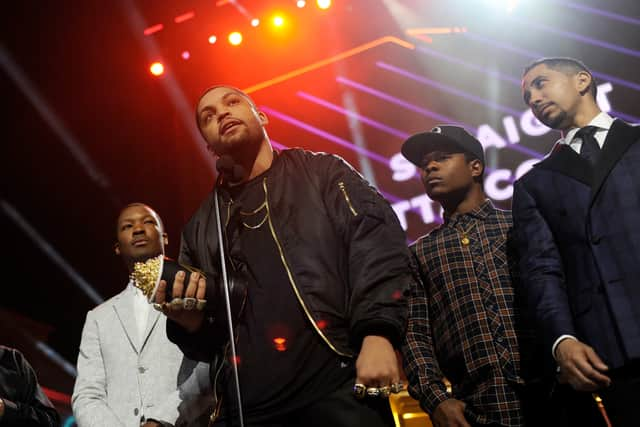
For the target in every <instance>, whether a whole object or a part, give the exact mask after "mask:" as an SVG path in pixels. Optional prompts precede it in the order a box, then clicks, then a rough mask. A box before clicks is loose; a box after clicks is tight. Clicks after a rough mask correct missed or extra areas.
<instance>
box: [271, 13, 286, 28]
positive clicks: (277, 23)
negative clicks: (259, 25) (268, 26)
mask: <svg viewBox="0 0 640 427" xmlns="http://www.w3.org/2000/svg"><path fill="white" fill-rule="evenodd" d="M273 25H275V26H276V27H282V26H283V25H284V18H283V17H282V16H280V15H276V16H274V17H273Z"/></svg>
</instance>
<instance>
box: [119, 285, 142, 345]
mask: <svg viewBox="0 0 640 427" xmlns="http://www.w3.org/2000/svg"><path fill="white" fill-rule="evenodd" d="M129 291H130V289H125V290H124V291H123V292H122V293H121V294H120V295H118V296H117V297H116V300H115V302H114V304H113V309H114V310H115V312H116V315H117V316H118V319H120V324H121V325H122V329H124V333H125V334H126V336H127V339H128V340H129V342H130V343H131V347H132V348H133V350H134V351H135V352H136V353H140V348H139V343H138V326H137V324H136V318H135V315H134V313H133V295H132V294H131V292H129Z"/></svg>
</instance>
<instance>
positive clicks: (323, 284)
mask: <svg viewBox="0 0 640 427" xmlns="http://www.w3.org/2000/svg"><path fill="white" fill-rule="evenodd" d="M253 179H259V180H262V181H263V188H264V190H265V193H266V202H267V204H268V209H269V227H270V230H271V234H272V236H273V238H274V240H275V242H276V246H277V248H278V250H279V252H280V260H277V261H279V262H282V263H283V266H284V268H285V270H286V271H287V273H288V276H289V278H290V280H289V281H290V284H291V286H292V287H293V288H294V292H295V294H296V296H297V298H298V302H299V303H300V305H301V306H302V308H303V310H304V312H305V313H306V315H307V318H308V319H309V321H310V322H311V323H312V324H313V325H314V328H315V330H316V332H317V333H318V334H319V335H320V336H321V338H322V339H323V341H324V342H325V343H326V344H327V345H328V346H329V347H330V348H331V349H332V350H333V351H334V352H336V353H337V354H339V355H342V356H347V357H353V356H355V355H356V354H357V352H358V351H359V348H360V345H361V343H362V339H363V338H364V337H365V336H367V335H381V336H385V337H387V338H388V339H389V340H390V341H391V342H392V343H393V345H394V346H395V347H398V346H399V344H400V341H401V339H402V338H403V336H404V333H405V327H406V322H407V300H406V296H407V292H408V289H409V285H410V283H411V281H413V280H415V276H414V275H413V273H412V270H411V266H410V254H409V251H408V248H407V245H406V237H405V234H404V232H403V230H402V228H401V227H400V224H399V222H398V219H397V217H396V216H395V214H394V212H393V210H392V209H391V207H390V205H389V204H388V202H387V201H386V200H385V199H384V198H383V197H382V196H381V195H380V194H379V193H378V192H377V191H376V190H375V189H374V188H373V187H371V186H370V185H369V184H368V182H367V181H366V180H365V179H364V178H363V177H362V176H361V175H360V174H359V173H358V172H356V171H355V170H354V169H353V168H352V167H351V166H350V165H348V164H347V163H346V162H345V161H344V160H342V159H341V158H339V157H337V156H334V155H330V154H326V153H313V152H310V151H305V150H301V149H291V150H284V151H282V152H281V153H279V154H277V156H276V157H275V159H274V161H273V164H272V166H271V168H270V169H269V171H268V172H267V173H265V174H262V175H260V176H258V177H255V178H253ZM219 193H220V196H219V200H220V206H221V215H222V223H223V224H226V222H227V221H228V218H227V216H228V213H229V212H231V211H232V209H231V207H232V204H233V201H232V200H231V198H230V197H229V195H228V193H226V192H225V191H224V188H221V189H220V192H219ZM230 204H231V205H230ZM215 218H216V216H215V210H214V193H213V192H212V193H211V194H210V195H209V196H208V197H207V199H206V200H205V201H204V202H203V203H202V205H201V206H200V207H199V208H198V210H197V211H196V213H195V214H194V215H193V217H192V218H191V219H190V221H189V222H188V223H187V225H186V226H185V228H184V230H183V233H182V242H181V248H180V259H179V261H180V262H181V263H183V264H188V265H191V266H194V267H196V268H198V269H201V270H203V271H205V272H207V274H208V275H207V287H208V297H207V299H208V300H211V299H212V297H210V296H209V288H210V287H211V286H212V283H211V282H212V281H210V280H209V275H210V274H211V273H212V272H213V274H214V275H215V274H217V272H218V271H219V269H220V268H219V265H220V263H219V253H218V242H217V237H216V236H217V234H216V219H215ZM209 320H210V321H209V322H205V323H204V324H203V327H202V328H201V330H199V331H198V332H196V333H193V334H188V333H186V331H184V329H182V328H181V327H180V326H178V325H177V324H175V323H174V322H171V321H168V322H167V333H168V336H169V339H170V340H171V341H173V342H174V343H176V344H177V345H178V346H179V347H180V348H181V349H182V351H183V352H184V353H185V354H186V355H187V357H189V358H193V359H196V360H203V361H208V362H214V361H215V360H216V358H217V357H218V356H219V355H220V350H221V348H222V346H223V344H224V343H225V342H226V341H227V340H226V336H227V334H226V333H221V332H220V331H225V330H226V329H225V328H226V326H225V327H223V328H221V325H220V322H226V319H225V318H224V317H223V316H219V317H218V318H216V319H214V318H210V319H209ZM216 328H217V329H216ZM214 331H216V332H214ZM216 334H217V336H215V335H216ZM212 368H213V369H215V368H214V367H213V366H212Z"/></svg>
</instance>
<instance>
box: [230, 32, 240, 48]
mask: <svg viewBox="0 0 640 427" xmlns="http://www.w3.org/2000/svg"><path fill="white" fill-rule="evenodd" d="M229 43H231V44H232V45H233V46H238V45H239V44H240V43H242V34H240V33H239V32H237V31H234V32H233V33H231V34H229Z"/></svg>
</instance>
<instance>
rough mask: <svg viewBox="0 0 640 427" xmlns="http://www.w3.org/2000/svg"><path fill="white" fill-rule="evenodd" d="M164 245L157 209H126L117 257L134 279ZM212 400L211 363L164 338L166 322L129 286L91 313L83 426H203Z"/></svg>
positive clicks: (80, 385)
mask: <svg viewBox="0 0 640 427" xmlns="http://www.w3.org/2000/svg"><path fill="white" fill-rule="evenodd" d="M167 243H168V241H167V234H166V233H165V232H164V229H163V225H162V221H161V220H160V217H159V216H158V214H157V213H156V212H154V211H153V209H151V208H150V207H148V206H146V205H144V204H141V203H134V204H130V205H128V206H127V207H125V208H124V209H123V210H122V212H121V213H120V216H119V218H118V225H117V243H116V244H115V252H116V254H117V255H120V256H121V257H122V259H123V261H124V262H125V264H126V266H127V269H128V271H129V272H130V273H131V272H132V271H133V265H134V264H135V262H138V261H145V260H147V259H149V258H151V257H155V256H158V255H160V254H163V253H164V245H166V244H167ZM211 394H212V391H211V386H210V379H209V365H208V364H206V363H201V362H195V361H193V360H190V359H188V358H186V357H185V356H184V355H183V353H182V352H181V351H180V350H179V349H178V347H177V346H176V345H175V344H173V343H172V342H170V341H169V340H168V339H167V335H166V318H165V316H162V315H161V313H160V312H158V311H156V310H153V309H151V306H150V305H149V304H148V303H147V300H146V298H145V297H144V295H143V294H142V292H141V291H140V290H139V289H138V288H135V287H134V286H133V284H132V283H131V281H130V282H129V284H127V287H126V288H125V289H124V290H123V291H122V292H120V293H119V294H118V295H116V296H114V297H113V298H111V299H109V300H108V301H106V302H104V303H102V304H100V305H99V306H98V307H96V308H94V309H93V310H91V311H89V313H87V319H86V321H85V324H84V329H83V331H82V340H81V342H80V353H79V355H78V377H77V379H76V383H75V387H74V390H73V397H72V406H73V413H74V415H75V418H76V422H77V424H78V426H79V427H102V426H104V427H118V426H122V427H140V426H144V427H154V426H199V425H206V422H207V419H208V416H207V415H208V411H207V409H210V408H209V407H210V405H211V402H212V398H211Z"/></svg>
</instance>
